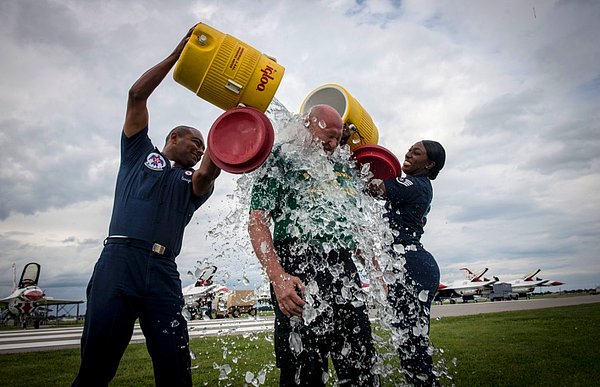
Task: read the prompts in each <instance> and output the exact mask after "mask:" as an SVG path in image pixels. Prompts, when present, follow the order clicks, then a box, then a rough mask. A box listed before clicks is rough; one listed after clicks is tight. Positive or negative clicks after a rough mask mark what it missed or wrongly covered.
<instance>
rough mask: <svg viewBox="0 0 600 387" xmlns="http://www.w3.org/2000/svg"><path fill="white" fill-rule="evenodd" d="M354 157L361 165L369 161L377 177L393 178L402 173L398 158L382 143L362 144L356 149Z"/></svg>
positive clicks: (374, 175)
mask: <svg viewBox="0 0 600 387" xmlns="http://www.w3.org/2000/svg"><path fill="white" fill-rule="evenodd" d="M353 157H354V158H355V159H356V162H357V163H358V164H359V165H361V166H362V165H363V164H366V163H369V164H370V165H371V166H370V171H371V172H372V173H373V177H374V178H375V179H381V180H384V179H393V178H395V177H398V176H400V175H401V174H402V166H401V165H400V161H398V158H397V157H396V156H395V155H394V154H393V153H392V152H390V151H389V150H388V149H387V148H384V147H382V146H381V145H361V146H359V147H358V148H356V149H354V152H353Z"/></svg>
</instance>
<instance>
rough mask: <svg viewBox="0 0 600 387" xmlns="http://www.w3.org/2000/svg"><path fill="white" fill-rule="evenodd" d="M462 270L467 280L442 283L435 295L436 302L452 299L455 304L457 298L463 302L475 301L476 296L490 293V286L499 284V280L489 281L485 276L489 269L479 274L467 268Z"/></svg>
mask: <svg viewBox="0 0 600 387" xmlns="http://www.w3.org/2000/svg"><path fill="white" fill-rule="evenodd" d="M460 270H463V271H464V272H466V273H467V278H466V279H464V280H459V281H454V282H452V283H448V284H447V283H443V282H440V284H439V285H438V290H437V293H436V295H435V299H436V300H438V301H442V300H444V299H450V302H451V303H455V302H456V298H462V300H463V302H467V301H468V300H474V299H475V296H481V295H485V294H486V293H487V292H489V287H490V285H492V284H493V283H495V282H498V278H496V277H494V278H493V279H489V278H486V277H484V276H483V275H484V274H485V273H486V272H487V271H488V268H487V267H486V268H485V269H483V270H482V271H481V272H479V273H473V272H472V271H471V270H469V269H467V268H466V267H463V268H462V269H460Z"/></svg>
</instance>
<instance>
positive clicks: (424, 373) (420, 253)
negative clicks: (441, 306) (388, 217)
mask: <svg viewBox="0 0 600 387" xmlns="http://www.w3.org/2000/svg"><path fill="white" fill-rule="evenodd" d="M415 246H416V251H414V250H412V249H407V251H406V252H405V253H404V257H405V259H406V263H405V265H404V267H405V269H406V273H405V278H404V280H403V281H396V282H395V283H394V284H393V285H391V286H390V287H389V294H388V301H389V302H390V305H391V306H392V308H393V309H394V311H395V313H396V316H395V319H394V320H395V321H396V323H395V324H394V326H396V327H397V328H399V329H401V330H403V331H406V336H407V337H406V340H405V341H404V342H403V343H401V344H400V345H399V347H398V354H399V355H400V361H401V366H402V369H403V371H404V373H405V376H406V380H407V382H408V383H409V384H410V385H414V386H437V385H439V380H438V378H437V377H436V376H435V375H434V374H433V360H432V352H431V351H432V349H430V343H429V322H430V318H429V317H430V310H431V303H432V301H433V298H434V297H435V292H436V291H437V287H438V285H439V282H440V269H439V267H438V265H437V263H436V261H435V259H434V258H433V256H432V255H431V254H430V253H429V252H428V251H427V250H425V249H424V248H423V246H422V245H420V244H419V245H415ZM422 291H427V292H428V294H427V296H425V293H421V292H422ZM419 295H421V297H419Z"/></svg>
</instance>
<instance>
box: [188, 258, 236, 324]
mask: <svg viewBox="0 0 600 387" xmlns="http://www.w3.org/2000/svg"><path fill="white" fill-rule="evenodd" d="M216 271H217V267H216V266H214V265H213V266H207V267H205V268H202V269H200V268H196V270H195V272H194V273H192V272H191V271H190V272H188V274H190V275H192V276H193V277H194V278H195V279H196V282H195V283H193V284H191V285H188V286H184V287H183V288H182V289H181V291H182V292H183V298H184V299H185V305H186V306H185V309H187V312H188V313H189V314H190V316H189V317H190V319H192V320H193V319H195V318H204V316H206V318H211V315H212V302H213V300H214V298H215V296H217V295H219V294H222V293H227V292H228V291H229V289H227V287H226V286H224V285H221V284H215V283H213V280H212V278H213V276H214V274H215V272H216Z"/></svg>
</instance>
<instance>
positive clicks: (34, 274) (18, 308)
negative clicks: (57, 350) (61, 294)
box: [0, 262, 83, 328]
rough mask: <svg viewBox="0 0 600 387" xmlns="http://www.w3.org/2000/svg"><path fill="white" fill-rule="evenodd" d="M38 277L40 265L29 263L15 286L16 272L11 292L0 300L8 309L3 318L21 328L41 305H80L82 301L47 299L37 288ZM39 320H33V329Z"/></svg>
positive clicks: (0, 303)
mask: <svg viewBox="0 0 600 387" xmlns="http://www.w3.org/2000/svg"><path fill="white" fill-rule="evenodd" d="M13 268H14V265H13ZM39 277H40V265H39V264H38V263H35V262H30V263H28V264H27V265H25V267H24V268H23V273H21V279H20V280H19V284H18V286H17V284H16V272H15V278H14V282H15V283H14V284H13V292H12V293H11V294H10V295H9V296H7V297H4V298H2V299H0V305H2V306H5V307H8V315H7V316H6V317H5V318H8V317H13V318H14V319H15V321H16V322H18V323H20V324H21V326H22V327H23V328H26V327H27V321H28V320H29V319H31V318H32V316H34V312H36V311H37V310H38V308H39V307H40V306H42V305H45V306H47V305H65V304H81V303H83V301H74V300H57V299H55V298H53V297H48V296H46V294H45V293H44V291H43V290H42V289H41V288H40V287H39V286H38V280H39ZM39 323H40V319H37V318H34V327H35V328H39Z"/></svg>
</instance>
